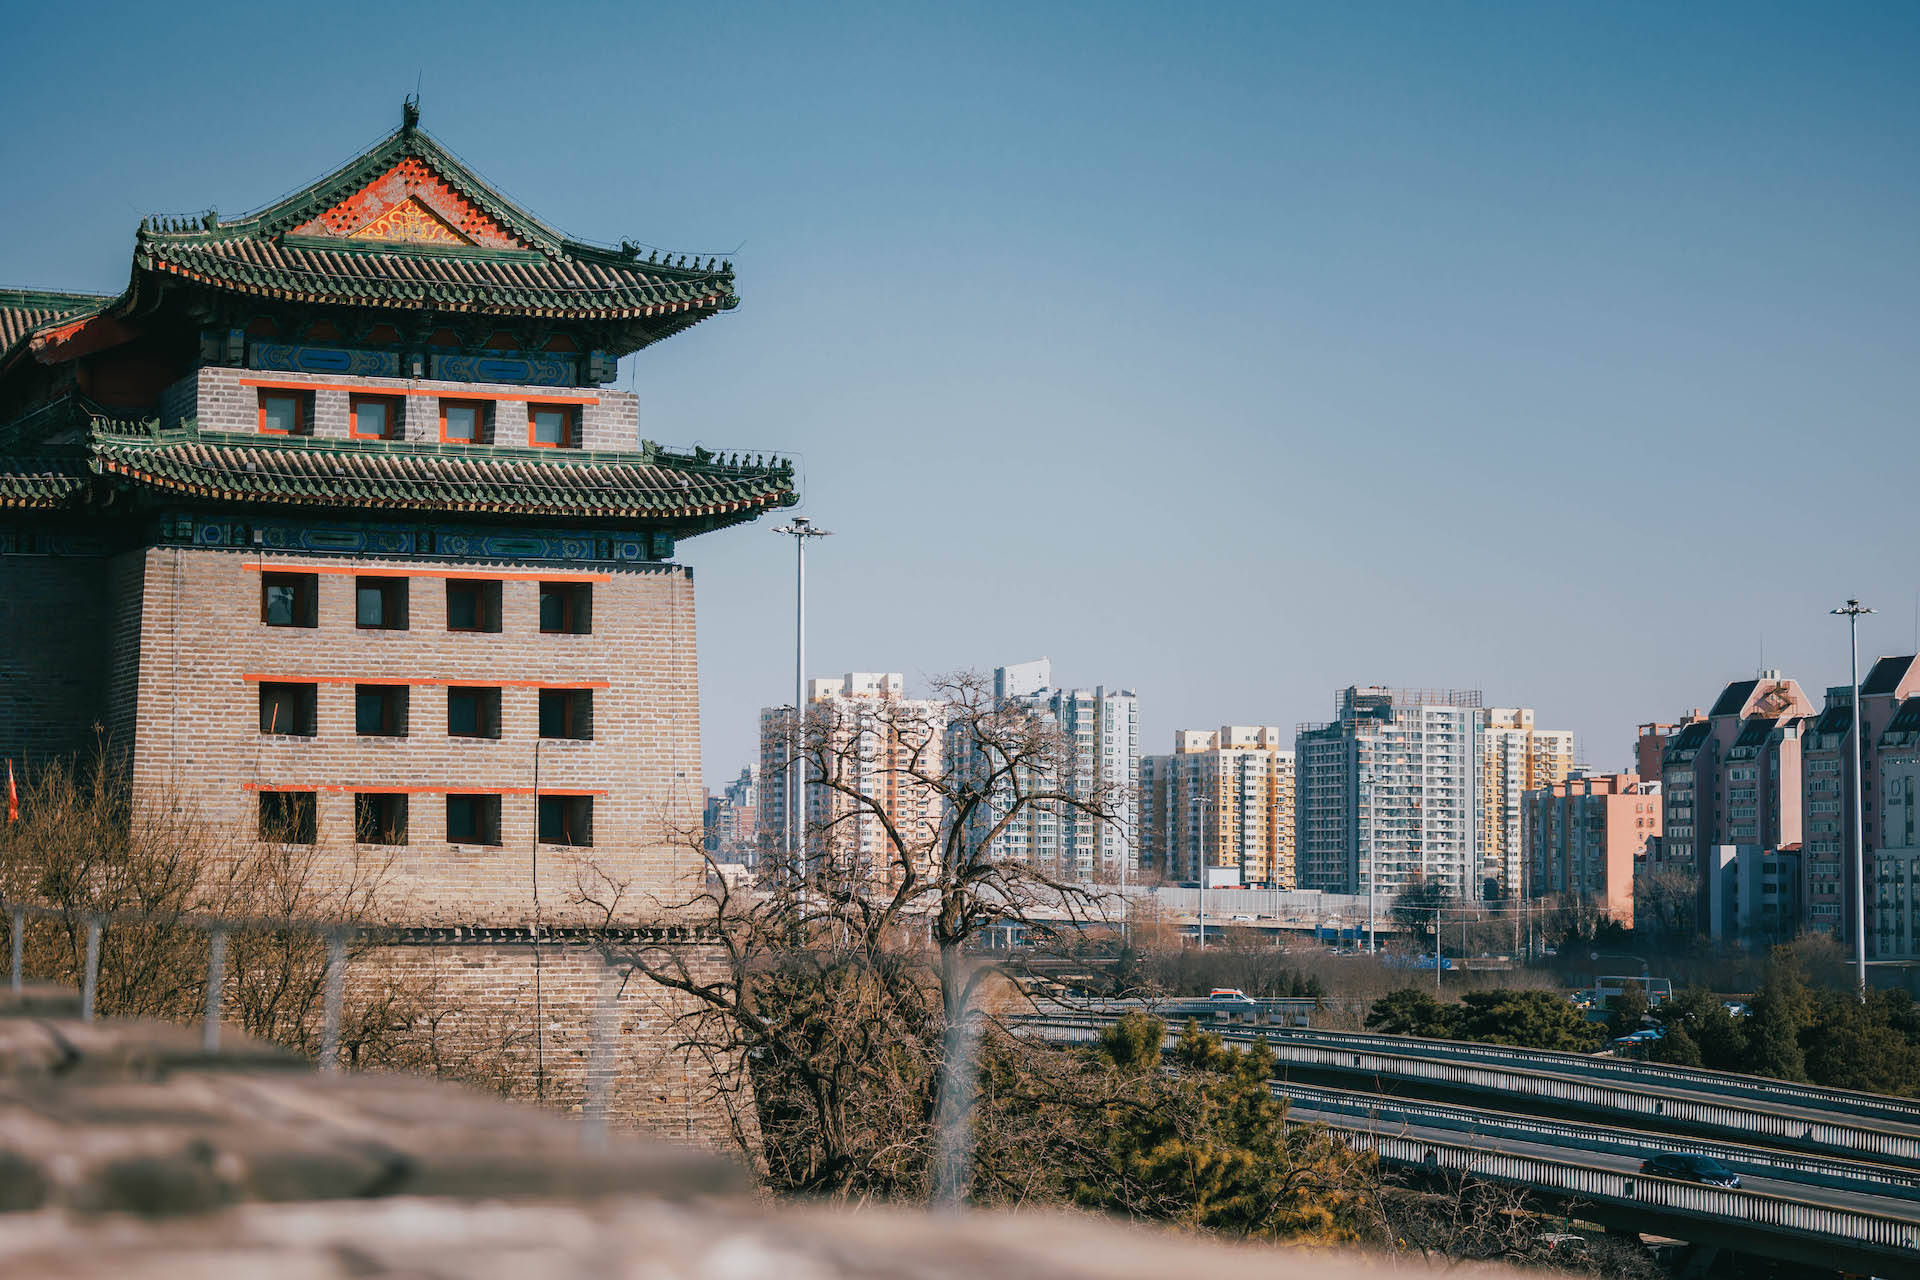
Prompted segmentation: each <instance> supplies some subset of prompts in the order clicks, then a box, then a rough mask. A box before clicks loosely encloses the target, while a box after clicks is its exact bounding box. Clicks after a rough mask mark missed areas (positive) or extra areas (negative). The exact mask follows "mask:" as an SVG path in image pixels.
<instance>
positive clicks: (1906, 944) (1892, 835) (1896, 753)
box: [1863, 697, 1920, 961]
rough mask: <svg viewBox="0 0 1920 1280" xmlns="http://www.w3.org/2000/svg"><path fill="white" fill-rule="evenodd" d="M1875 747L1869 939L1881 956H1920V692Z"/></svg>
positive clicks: (1904, 705) (1905, 704) (1897, 714)
mask: <svg viewBox="0 0 1920 1280" xmlns="http://www.w3.org/2000/svg"><path fill="white" fill-rule="evenodd" d="M1863 701H1864V699H1863ZM1877 746H1878V753H1877V758H1878V768H1877V770H1876V773H1875V777H1876V780H1877V781H1878V782H1879V784H1880V787H1879V795H1880V806H1879V808H1878V810H1877V812H1876V815H1875V816H1876V817H1877V818H1878V821H1877V822H1876V824H1875V834H1876V835H1877V836H1878V837H1879V839H1878V840H1877V841H1876V842H1875V843H1874V844H1873V845H1872V846H1871V847H1870V849H1869V850H1868V856H1869V858H1870V859H1871V860H1872V861H1871V866H1870V872H1871V879H1870V881H1869V890H1870V892H1872V894H1873V903H1872V908H1871V910H1870V911H1869V912H1868V916H1867V927H1868V929H1869V930H1870V932H1869V934H1868V940H1869V942H1870V943H1871V945H1872V948H1873V954H1874V955H1875V957H1876V958H1878V959H1881V960H1905V961H1913V960H1920V697H1908V698H1905V699H1903V700H1902V701H1901V703H1900V706H1899V708H1898V709H1897V710H1896V711H1895V712H1894V714H1893V717H1892V719H1890V720H1889V721H1888V722H1887V727H1886V728H1885V729H1884V730H1882V731H1881V733H1880V735H1879V740H1878V743H1877Z"/></svg>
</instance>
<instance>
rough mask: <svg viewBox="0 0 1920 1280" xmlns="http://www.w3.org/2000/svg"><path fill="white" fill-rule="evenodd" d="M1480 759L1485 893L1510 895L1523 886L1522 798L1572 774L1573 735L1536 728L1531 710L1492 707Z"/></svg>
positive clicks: (1482, 858) (1566, 731) (1571, 733)
mask: <svg viewBox="0 0 1920 1280" xmlns="http://www.w3.org/2000/svg"><path fill="white" fill-rule="evenodd" d="M1481 757H1482V758H1481V770H1480V785H1481V793H1482V804H1483V813H1484V817H1483V818H1482V821H1481V826H1480V835H1481V841H1482V857H1481V872H1480V875H1481V880H1482V882H1483V883H1482V890H1483V893H1485V894H1486V895H1487V896H1490V897H1505V896H1511V895H1512V894H1515V893H1517V892H1518V891H1519V886H1520V883H1521V865H1520V864H1521V861H1522V856H1523V846H1522V843H1521V838H1520V823H1521V811H1522V808H1523V799H1522V797H1524V796H1525V795H1526V793H1527V792H1529V791H1539V790H1542V789H1543V788H1546V787H1551V786H1553V785H1554V784H1555V783H1558V782H1562V781H1564V780H1565V779H1566V778H1567V777H1568V775H1570V774H1571V773H1572V772H1573V732H1572V730H1570V729H1540V728H1536V727H1535V726H1534V723H1533V709H1532V708H1531V707H1489V708H1487V724H1486V730H1485V736H1484V737H1483V738H1482V748H1481Z"/></svg>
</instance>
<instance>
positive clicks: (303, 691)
mask: <svg viewBox="0 0 1920 1280" xmlns="http://www.w3.org/2000/svg"><path fill="white" fill-rule="evenodd" d="M259 691H260V696H259V703H260V707H259V710H260V719H261V721H263V723H262V724H261V725H260V732H261V734H262V735H263V736H266V737H271V738H315V737H318V736H319V735H320V686H319V685H317V684H311V683H308V682H307V681H304V680H262V681H261V682H260V685H259ZM281 697H289V698H291V699H292V700H293V703H294V706H293V710H292V711H291V712H290V713H289V714H290V716H291V717H293V718H292V719H291V720H290V723H291V724H294V725H298V724H299V723H300V720H299V719H298V717H299V715H300V713H301V712H302V711H304V712H305V713H306V726H307V727H306V728H305V729H300V728H284V729H283V728H281V727H280V725H279V722H278V719H277V718H270V717H269V715H268V712H267V707H268V704H269V703H272V702H275V701H277V700H278V699H280V698H281Z"/></svg>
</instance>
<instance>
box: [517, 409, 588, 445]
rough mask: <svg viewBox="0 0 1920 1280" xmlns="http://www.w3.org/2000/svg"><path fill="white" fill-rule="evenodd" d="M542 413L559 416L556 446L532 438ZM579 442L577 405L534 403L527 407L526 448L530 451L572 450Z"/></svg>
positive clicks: (578, 411) (578, 412)
mask: <svg viewBox="0 0 1920 1280" xmlns="http://www.w3.org/2000/svg"><path fill="white" fill-rule="evenodd" d="M542 413H557V414H559V415H560V441H559V443H558V444H549V443H547V442H546V441H544V440H536V439H535V438H534V432H535V429H536V426H537V424H538V423H539V421H540V415H541V414H542ZM579 440H580V406H579V405H573V404H539V403H534V404H530V405H528V406H527V447H528V448H530V449H573V448H577V447H578V446H579Z"/></svg>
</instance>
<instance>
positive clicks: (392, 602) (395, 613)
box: [353, 574, 413, 631]
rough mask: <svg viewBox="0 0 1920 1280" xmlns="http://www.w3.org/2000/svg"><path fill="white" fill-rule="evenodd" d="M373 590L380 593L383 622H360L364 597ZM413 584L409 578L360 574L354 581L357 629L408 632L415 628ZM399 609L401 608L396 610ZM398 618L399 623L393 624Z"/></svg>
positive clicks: (354, 614) (354, 617) (354, 611)
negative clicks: (366, 592)
mask: <svg viewBox="0 0 1920 1280" xmlns="http://www.w3.org/2000/svg"><path fill="white" fill-rule="evenodd" d="M369 588H371V589H373V590H375V591H378V592H379V593H380V614H381V617H382V618H383V619H388V620H385V621H381V622H362V621H360V593H361V592H362V591H366V590H368V589H369ZM411 588H412V584H411V583H410V582H409V581H408V580H407V579H406V578H397V577H393V576H390V575H383V574H373V575H367V574H359V575H356V576H355V578H354V580H353V625H354V627H355V629H356V630H360V631H406V630H409V629H410V627H411V623H412V619H411V618H410V617H409V614H411V612H412V605H413V601H412V599H411V597H412V595H413V591H412V589H411ZM396 606H397V607H396ZM391 617H398V618H399V621H398V622H394V621H391V620H390V619H391Z"/></svg>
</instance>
